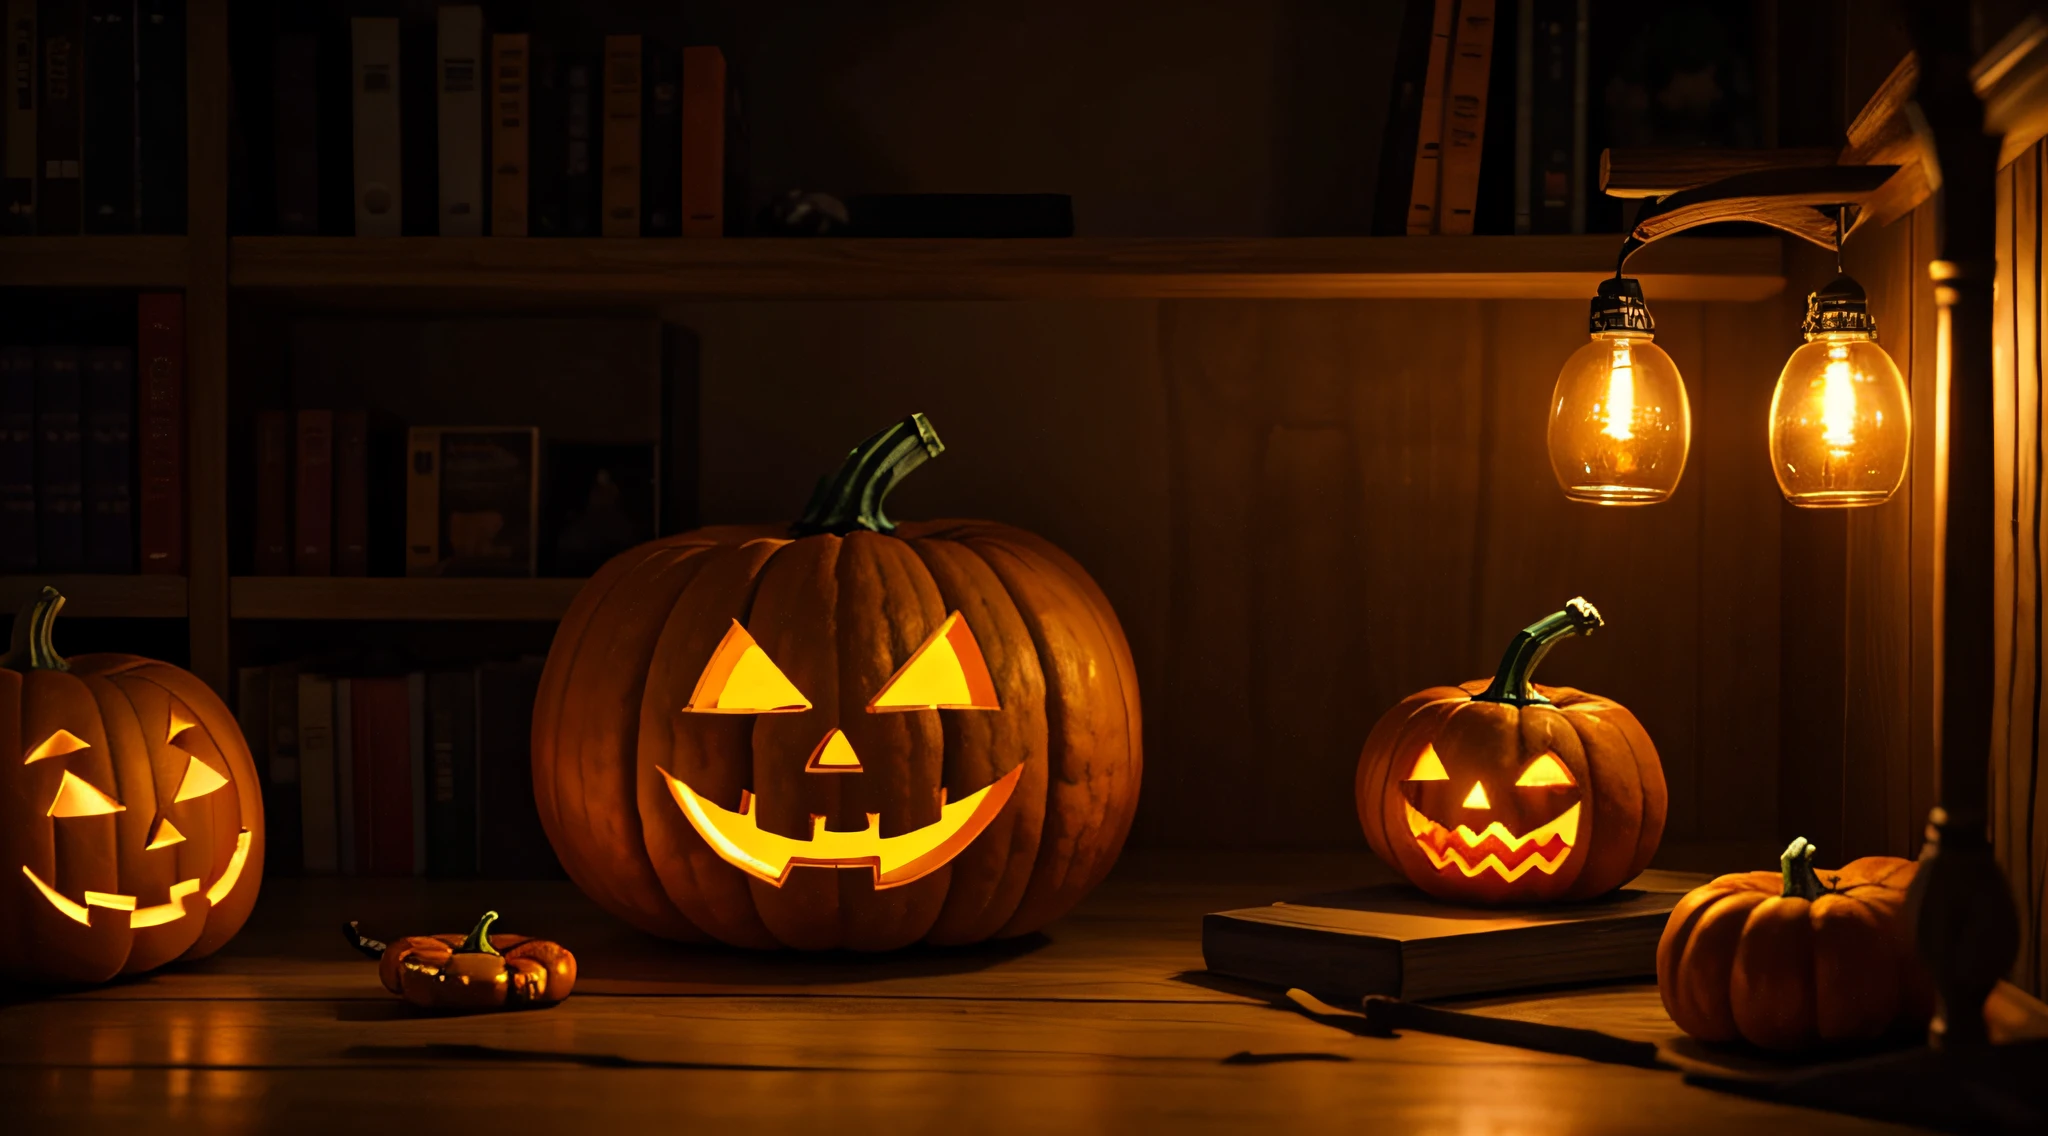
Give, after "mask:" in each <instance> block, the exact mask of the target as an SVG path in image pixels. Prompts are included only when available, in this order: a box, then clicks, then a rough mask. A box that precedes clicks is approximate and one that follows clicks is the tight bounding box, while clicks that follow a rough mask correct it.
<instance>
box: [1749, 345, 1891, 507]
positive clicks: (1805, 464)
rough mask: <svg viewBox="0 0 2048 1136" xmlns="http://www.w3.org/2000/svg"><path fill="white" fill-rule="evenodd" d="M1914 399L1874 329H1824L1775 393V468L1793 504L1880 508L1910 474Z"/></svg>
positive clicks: (1791, 363) (1796, 355)
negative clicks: (1908, 462)
mask: <svg viewBox="0 0 2048 1136" xmlns="http://www.w3.org/2000/svg"><path fill="white" fill-rule="evenodd" d="M1912 450H1913V410H1912V397H1911V395H1909V394H1908V393H1907V391H1906V380H1905V379H1904V377H1902V376H1901V375H1900V374H1899V368H1898V365H1897V364H1895V363H1893V362H1892V357H1891V356H1890V355H1889V354H1887V353H1886V352H1885V349H1884V348H1882V347H1879V346H1878V345H1877V336H1876V335H1875V333H1873V332H1869V331H1824V332H1819V333H1817V334H1813V335H1810V336H1809V337H1808V340H1807V343H1806V344H1805V346H1803V347H1801V348H1799V350H1797V351H1794V352H1793V353H1792V357H1791V358H1790V359H1788V360H1786V361H1785V370H1784V371H1783V372H1782V373H1781V374H1779V376H1778V389H1777V391H1776V392H1775V393H1773V394H1772V395H1771V472H1772V473H1774V474H1776V475H1777V478H1778V488H1779V489H1781V490H1783V491H1784V493H1785V499H1786V500H1787V501H1790V502H1792V503H1793V504H1794V505H1800V506H1804V507H1806V508H1810V509H1825V508H1839V507H1842V506H1848V505H1875V504H1878V503H1879V502H1881V501H1884V500H1886V499H1888V498H1889V497H1891V495H1892V494H1893V493H1894V492H1895V491H1897V489H1898V488H1899V484H1900V483H1901V482H1903V481H1904V480H1905V478H1906V462H1907V459H1908V458H1909V457H1910V456H1911V455H1912Z"/></svg>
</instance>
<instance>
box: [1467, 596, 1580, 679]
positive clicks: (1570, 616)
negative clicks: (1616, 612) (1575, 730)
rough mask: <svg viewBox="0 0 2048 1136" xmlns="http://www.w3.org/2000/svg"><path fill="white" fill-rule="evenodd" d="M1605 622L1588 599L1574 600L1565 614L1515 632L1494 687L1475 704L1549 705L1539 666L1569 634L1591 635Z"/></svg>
mask: <svg viewBox="0 0 2048 1136" xmlns="http://www.w3.org/2000/svg"><path fill="white" fill-rule="evenodd" d="M1606 623H1607V621H1606V620H1603V619H1601V618H1600V609H1598V608H1596V607H1594V606H1593V605H1592V604H1589V603H1587V602H1586V597H1584V596H1574V597H1572V599H1571V600H1570V601H1568V602H1567V603H1566V604H1565V605H1564V610H1563V611H1555V612H1552V613H1550V614H1549V615H1546V616H1544V617H1543V618H1542V619H1539V620H1537V621H1536V622H1534V623H1532V624H1530V625H1529V626H1527V627H1524V628H1522V629H1521V630H1520V631H1517V632H1515V637H1514V638H1513V639H1512V640H1510V641H1509V642H1508V649H1507V652H1506V653H1505V654H1503V655H1502V656H1501V657H1500V669H1499V670H1497V671H1495V672H1494V673H1493V683H1492V685H1490V686H1488V687H1487V688H1486V689H1485V690H1484V691H1483V692H1481V693H1479V694H1477V695H1474V696H1473V701H1475V702H1505V703H1507V704H1508V705H1510V706H1548V705H1550V699H1548V698H1545V697H1543V695H1541V694H1539V693H1537V692H1536V684H1535V678H1536V665H1537V664H1538V663H1541V662H1542V661H1543V656H1545V655H1547V654H1549V653H1550V649H1551V648H1552V647H1554V646H1556V645H1557V641H1558V640H1560V639H1563V638H1565V637H1566V636H1569V635H1591V634H1592V633H1593V631H1594V629H1596V628H1599V627H1604V626H1606Z"/></svg>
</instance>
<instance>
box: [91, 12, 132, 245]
mask: <svg viewBox="0 0 2048 1136" xmlns="http://www.w3.org/2000/svg"><path fill="white" fill-rule="evenodd" d="M84 54H85V68H84V70H85V99H84V102H85V106H84V112H85V132H84V135H83V138H84V155H83V158H82V159H81V161H80V165H79V171H80V173H81V174H82V176H83V185H82V190H81V191H82V192H83V194H84V195H85V231H86V232H88V233H132V232H134V231H135V3H134V0H85V52H84Z"/></svg>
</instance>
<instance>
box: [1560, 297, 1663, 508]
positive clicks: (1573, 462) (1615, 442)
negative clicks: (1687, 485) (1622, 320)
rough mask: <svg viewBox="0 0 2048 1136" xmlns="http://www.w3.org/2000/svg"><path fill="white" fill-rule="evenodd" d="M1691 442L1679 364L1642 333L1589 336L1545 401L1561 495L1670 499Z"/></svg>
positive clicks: (1627, 501) (1607, 501)
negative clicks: (1548, 399) (1587, 341)
mask: <svg viewBox="0 0 2048 1136" xmlns="http://www.w3.org/2000/svg"><path fill="white" fill-rule="evenodd" d="M1691 443H1692V408H1691V406H1690V405H1689V404H1688V403H1687V402H1686V397H1685V381H1684V380H1683V379H1682V378H1680V377H1679V374H1678V365H1677V364H1676V363H1673V362H1672V361H1671V356H1669V355H1667V354H1665V353H1664V349H1663V348H1661V347H1659V346H1657V344H1656V342H1655V340H1654V339H1653V338H1652V336H1651V334H1650V333H1649V332H1647V331H1640V330H1616V331H1595V332H1594V333H1593V338H1592V341H1591V342H1590V343H1587V344H1586V345H1585V346H1584V347H1581V348H1579V349H1578V350H1577V351H1576V352H1574V353H1573V354H1572V357H1571V358H1569V359H1567V360H1565V364H1564V369H1563V370H1562V371H1560V372H1558V376H1557V389H1556V391H1555V392H1554V393H1553V394H1552V395H1551V399H1550V468H1551V470H1552V471H1553V472H1554V473H1556V474H1557V483H1558V485H1559V486H1561V487H1562V488H1563V489H1564V495H1565V496H1566V497H1569V498H1571V499H1572V500H1574V501H1587V502H1591V503H1593V504H1597V505H1648V504H1651V503H1653V502H1657V501H1662V500H1664V499H1665V498H1667V497H1669V496H1671V493H1672V491H1673V490H1675V489H1677V488H1678V479H1679V477H1680V475H1682V474H1683V473H1684V472H1685V453H1686V448H1687V447H1688V446H1689V445H1691Z"/></svg>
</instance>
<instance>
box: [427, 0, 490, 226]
mask: <svg viewBox="0 0 2048 1136" xmlns="http://www.w3.org/2000/svg"><path fill="white" fill-rule="evenodd" d="M435 15H436V29H435V30H436V40H435V42H436V44H437V56H436V58H435V60H434V84H435V91H434V94H435V100H436V102H435V105H436V107H437V108H438V109H439V112H440V113H439V127H440V129H439V131H438V132H437V137H438V139H439V140H440V159H441V161H440V172H441V176H440V182H439V185H440V212H439V214H438V215H439V217H440V219H441V220H440V234H441V235H442V236H444V237H476V236H482V235H483V231H484V225H483V222H484V133H483V132H484V92H483V85H482V84H483V51H484V46H483V45H484V10H483V9H482V8H479V7H477V6H476V5H474V4H448V5H444V6H442V8H441V9H440V10H439V11H438V12H437V13H436V14H435Z"/></svg>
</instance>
